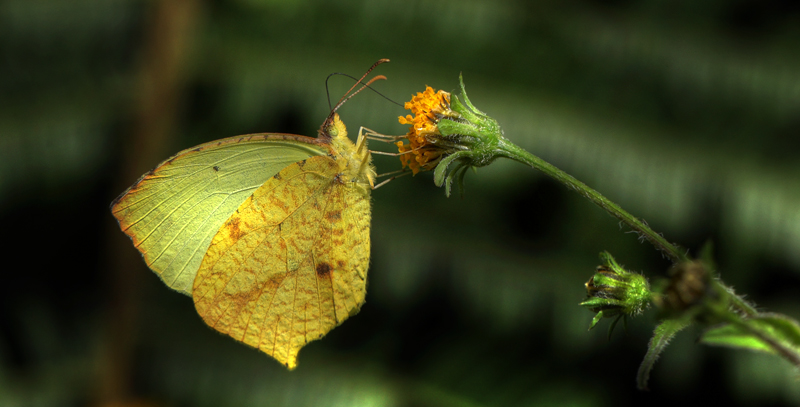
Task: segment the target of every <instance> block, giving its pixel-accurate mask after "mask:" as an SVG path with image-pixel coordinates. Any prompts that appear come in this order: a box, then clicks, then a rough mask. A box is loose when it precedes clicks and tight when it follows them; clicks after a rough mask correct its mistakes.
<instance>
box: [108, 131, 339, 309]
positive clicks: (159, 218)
mask: <svg viewBox="0 0 800 407" xmlns="http://www.w3.org/2000/svg"><path fill="white" fill-rule="evenodd" d="M328 151H329V150H328V148H327V146H326V145H325V144H322V143H319V142H318V141H317V140H316V139H312V138H308V137H302V136H294V135H282V134H258V135H250V136H240V137H232V138H228V139H223V140H219V141H214V142H211V143H206V144H203V145H200V146H198V147H195V148H192V149H188V150H184V151H182V152H180V153H178V154H177V155H176V156H174V157H172V158H170V159H169V160H167V161H164V162H163V163H161V164H160V165H159V166H158V167H157V168H156V169H154V170H153V171H151V172H149V173H148V174H145V176H143V177H142V178H141V179H140V180H139V181H138V182H137V183H136V184H134V185H133V186H132V187H131V188H129V189H128V190H127V191H125V192H124V193H123V194H122V195H121V196H120V197H119V198H117V200H116V201H114V203H113V204H112V207H111V210H112V213H113V214H114V216H115V217H116V218H117V220H118V221H119V224H120V227H121V228H122V230H123V231H124V232H125V233H126V234H128V236H130V237H131V239H132V240H133V243H134V245H135V246H136V248H137V249H139V251H141V252H142V255H143V256H144V259H145V262H146V263H147V265H148V266H149V267H150V268H151V269H152V270H153V271H155V272H156V273H157V274H158V275H159V276H160V277H161V279H162V280H163V281H164V282H165V283H166V284H167V285H168V286H170V287H171V288H173V289H175V290H177V291H180V292H182V293H184V294H187V295H191V290H192V284H193V281H194V278H195V275H196V273H197V269H198V268H199V266H200V263H201V262H202V259H203V257H204V256H205V253H206V249H207V248H208V245H209V243H210V242H211V239H212V238H213V237H214V235H215V234H216V233H217V231H218V230H219V228H220V226H222V224H223V223H225V221H226V220H227V219H228V218H229V217H230V215H231V213H232V212H234V211H235V210H236V208H238V207H239V206H240V205H241V203H242V202H243V201H244V200H245V199H247V198H248V197H249V196H250V195H251V194H252V193H253V191H255V190H256V189H257V188H258V187H259V186H261V185H262V184H263V183H264V182H265V181H267V180H268V179H270V177H272V176H273V175H275V174H276V173H278V171H280V170H281V169H283V168H285V167H286V166H288V165H290V164H292V163H295V162H297V161H301V160H304V159H307V158H309V157H312V156H319V155H325V154H327V153H328Z"/></svg>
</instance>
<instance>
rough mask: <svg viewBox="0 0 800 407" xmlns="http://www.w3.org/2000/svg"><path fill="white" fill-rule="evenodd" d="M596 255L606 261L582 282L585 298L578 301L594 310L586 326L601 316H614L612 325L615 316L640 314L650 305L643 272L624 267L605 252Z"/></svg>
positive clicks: (596, 321)
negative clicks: (584, 288) (592, 317)
mask: <svg viewBox="0 0 800 407" xmlns="http://www.w3.org/2000/svg"><path fill="white" fill-rule="evenodd" d="M600 258H601V259H603V260H605V263H606V264H605V265H603V266H597V269H596V270H595V274H594V275H593V276H592V278H590V279H589V281H588V282H586V294H587V297H588V298H587V299H586V300H585V301H583V302H582V303H581V304H580V305H582V306H584V307H586V308H588V309H589V310H590V311H592V312H596V313H597V315H595V317H594V319H593V320H592V325H591V326H590V327H589V329H592V328H594V326H595V325H597V323H598V322H599V321H600V319H602V318H604V317H606V318H610V317H617V319H616V320H615V321H614V323H613V324H612V329H613V326H614V324H616V322H617V321H618V320H619V318H621V317H623V316H628V315H630V316H636V315H638V314H641V313H642V311H644V310H645V309H646V308H647V307H648V306H649V305H650V299H651V296H652V293H651V292H650V284H648V282H647V279H646V278H644V276H643V275H641V274H638V273H631V272H629V271H627V270H625V269H624V268H622V266H620V265H619V264H617V262H616V260H614V258H613V257H612V256H611V254H609V253H608V252H603V253H601V254H600Z"/></svg>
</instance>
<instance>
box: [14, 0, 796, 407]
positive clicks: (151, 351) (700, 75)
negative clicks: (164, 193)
mask: <svg viewBox="0 0 800 407" xmlns="http://www.w3.org/2000/svg"><path fill="white" fill-rule="evenodd" d="M165 4H181V6H180V7H184V8H183V9H182V10H183V11H180V10H181V9H180V7H178V9H175V10H178V11H175V10H172V11H170V9H169V6H165ZM165 10H166V11H165ZM187 10H188V11H187ZM170 13H173V14H170ZM176 13H177V14H176ZM180 13H183V14H180ZM181 18H183V19H184V20H180V19H181ZM173 26H176V27H177V26H179V27H182V28H181V29H180V30H182V31H180V30H178V31H180V32H182V34H181V35H183V42H180V41H178V42H176V44H178V45H177V46H175V48H170V46H172V45H171V44H173V43H172V42H170V39H171V37H170V36H164V35H163V34H164V33H165V32H166V33H170V32H171V31H170V30H169V29H167V30H165V29H164V27H167V28H169V27H173ZM148 44H149V45H148ZM159 46H163V47H162V48H164V49H162V50H161V51H162V52H164V53H166V55H168V56H169V55H173V56H176V58H173V60H172V62H171V65H165V66H159V65H157V64H155V63H153V60H154V59H156V58H155V57H153V55H156V54H154V53H152V52H149V51H148V49H150V50H152V49H154V48H158V47H159ZM148 47H149V48H148ZM798 50H800V7H798V6H797V3H788V2H782V1H777V0H769V1H761V2H759V1H753V0H736V1H722V0H711V1H704V2H695V1H688V0H687V1H669V2H667V1H663V0H650V1H633V0H606V1H600V0H595V1H590V0H568V1H555V0H545V1H535V2H528V1H522V0H519V1H495V0H441V1H437V2H427V1H418V0H410V1H389V0H369V1H364V0H345V1H338V2H324V1H311V0H292V1H283V0H281V1H278V0H231V1H222V0H217V1H200V0H180V1H178V0H175V1H173V2H170V1H169V0H165V1H156V0H152V1H139V0H73V1H63V0H6V1H5V2H2V3H0V221H2V225H3V226H2V228H3V229H2V230H3V232H4V233H3V234H2V239H3V241H2V243H3V244H2V246H1V247H3V253H4V256H5V258H6V259H7V263H6V266H5V267H4V268H3V269H4V275H5V279H4V283H3V284H2V288H0V405H3V406H62V405H84V404H94V405H98V404H101V403H111V402H115V401H116V402H120V401H129V402H131V403H134V402H136V403H138V404H136V405H187V406H188V405H191V406H195V405H196V406H224V405H231V406H233V405H235V406H250V405H252V406H255V405H286V406H300V405H315V406H326V405H329V406H334V405H347V406H404V405H419V406H483V405H497V406H515V405H553V404H558V405H575V406H602V405H605V406H611V405H614V406H621V405H629V404H630V405H634V404H635V405H641V404H643V403H647V404H648V405H652V406H659V405H672V404H674V403H676V402H680V403H681V404H682V405H692V404H698V405H699V404H707V403H709V402H711V401H713V402H714V403H720V404H724V405H730V406H739V405H741V406H747V405H759V406H764V405H775V406H780V405H797V404H798V402H800V389H799V387H800V385H799V384H798V382H797V376H796V372H793V371H792V369H791V368H790V366H788V364H786V363H785V362H783V361H781V360H779V359H777V358H774V357H770V356H764V355H757V354H751V353H747V352H737V351H732V350H728V349H713V348H708V347H703V346H700V345H697V344H696V343H695V339H696V338H697V332H691V331H689V332H683V333H681V334H679V335H678V337H677V338H676V339H675V341H674V342H673V344H672V345H671V346H670V347H669V348H667V350H666V351H665V353H664V355H663V356H662V358H661V360H660V361H659V362H658V364H656V367H655V369H654V371H653V377H652V379H651V382H650V387H651V389H652V391H651V392H648V393H641V392H637V391H636V390H635V386H634V378H635V372H636V369H637V367H638V364H639V362H640V360H641V358H642V357H643V356H644V352H645V349H646V345H647V340H648V338H649V335H650V333H651V332H652V328H653V326H654V324H653V323H652V317H653V316H652V314H647V313H646V314H645V315H644V316H643V317H640V318H637V319H635V320H633V321H630V323H629V329H628V332H627V335H624V336H623V335H619V334H618V335H615V336H614V337H613V338H612V340H611V341H610V342H607V341H606V339H605V332H604V329H602V328H603V327H601V329H596V330H594V331H592V332H587V331H586V329H587V328H588V326H589V323H590V321H591V318H592V314H591V313H590V312H587V311H586V310H584V309H582V308H581V307H579V306H578V303H579V302H580V301H581V300H583V298H584V296H585V292H584V287H583V283H584V282H585V281H586V280H587V279H588V278H589V277H590V276H591V275H592V273H593V270H594V267H595V266H596V265H597V264H599V263H598V262H599V259H598V258H597V253H599V252H600V251H601V250H608V251H610V252H611V253H613V254H614V256H615V257H616V258H617V259H618V260H619V261H620V262H621V263H624V264H625V265H626V267H627V268H628V269H630V270H635V271H643V272H644V273H645V274H646V275H648V276H650V277H651V278H653V277H656V276H661V275H663V274H664V272H665V271H666V269H667V267H668V266H669V264H668V262H667V261H666V260H664V259H663V258H661V256H660V255H659V254H658V253H657V252H656V251H655V250H653V249H652V248H651V247H650V246H649V245H646V244H641V243H640V242H638V241H637V239H636V236H635V235H633V234H626V233H623V232H625V230H624V229H622V230H620V228H619V227H618V225H617V223H616V221H614V220H613V218H611V217H609V216H607V215H605V214H604V213H603V212H602V211H601V210H600V209H598V208H595V207H593V206H592V205H591V204H590V203H588V202H586V201H584V200H582V199H581V198H580V197H579V196H577V194H573V193H572V192H571V191H568V190H566V189H565V188H563V187H561V186H559V185H557V184H554V183H553V182H552V181H550V180H549V179H545V178H544V177H542V176H540V175H539V174H537V173H535V172H533V171H531V170H530V169H528V168H525V167H524V166H522V165H519V164H516V163H511V162H497V163H495V164H494V165H492V166H490V167H487V168H484V169H481V170H479V171H478V172H477V173H476V174H468V175H467V179H466V188H467V189H466V192H465V197H464V198H463V199H461V198H458V197H453V198H450V199H446V198H445V197H444V192H443V190H441V189H438V188H435V187H434V186H433V184H432V182H431V176H430V175H429V174H420V175H418V176H416V177H414V178H411V177H405V178H401V179H399V180H396V181H393V182H391V183H389V184H388V185H386V186H384V187H382V188H380V189H378V190H377V191H375V193H374V194H373V196H374V221H373V229H372V238H373V261H372V266H371V269H370V285H369V293H368V296H367V304H366V305H365V306H364V308H363V309H362V311H361V313H360V314H359V315H358V316H356V317H355V318H352V319H351V320H349V321H347V323H346V324H344V325H343V326H341V327H339V328H337V329H335V330H334V331H333V332H332V333H331V334H330V335H328V336H327V337H326V338H325V339H324V340H321V341H319V342H315V343H314V344H312V345H310V346H309V347H308V348H307V349H305V350H304V351H303V352H301V354H300V361H299V363H300V365H299V368H298V369H297V371H295V372H291V373H290V372H287V371H286V370H285V369H284V368H283V367H282V366H280V365H278V364H277V363H275V362H274V361H273V360H271V359H270V358H269V357H267V356H264V355H261V354H259V353H257V352H256V351H254V350H252V349H249V348H247V347H245V346H242V345H241V344H239V343H237V342H235V341H233V340H230V339H229V338H227V337H222V336H221V335H219V334H217V333H216V332H214V331H213V330H211V329H209V328H207V327H206V326H205V325H204V324H203V322H202V320H201V319H200V318H199V317H197V315H196V313H195V311H194V309H193V307H192V303H191V301H190V300H189V299H188V298H186V297H185V296H181V295H178V294H176V293H173V292H171V291H170V290H168V289H167V288H166V287H164V286H163V284H161V283H160V281H159V280H158V278H157V277H156V276H155V275H154V274H152V273H151V272H149V271H148V270H147V269H146V266H145V265H144V262H142V261H141V260H140V258H139V256H138V255H136V254H135V251H134V248H133V247H131V245H130V242H129V241H128V240H127V239H126V238H125V237H124V235H123V234H122V233H121V232H119V231H118V230H116V225H115V223H114V222H113V219H112V217H111V215H110V214H109V212H108V204H109V203H110V202H111V200H112V199H114V198H115V197H116V195H117V194H118V193H120V192H122V191H123V190H124V189H125V188H126V187H127V186H129V185H130V184H132V183H133V182H134V181H135V180H136V177H137V176H138V175H140V174H143V173H144V172H146V171H147V170H149V169H150V168H152V167H153V166H155V165H156V164H157V163H158V162H159V161H160V160H163V159H165V158H167V157H168V156H170V155H171V154H173V153H175V152H177V151H179V150H180V149H182V148H187V147H190V146H192V145H195V144H199V143H201V142H205V141H209V140H213V139H218V138H223V137H228V136H232V135H236V134H243V133H250V132H265V131H273V132H288V133H298V134H305V135H314V134H316V130H317V128H318V126H319V125H320V124H321V122H322V120H323V118H324V117H325V116H326V115H327V111H328V102H327V100H326V98H325V83H324V79H325V78H326V76H327V75H328V74H330V73H332V72H345V73H348V74H351V75H356V76H357V75H360V74H361V73H362V72H363V71H364V70H365V69H366V68H367V67H368V66H369V65H370V64H372V63H373V62H374V61H376V60H377V59H379V58H390V59H391V60H392V63H390V64H387V65H383V66H381V67H380V68H379V70H378V71H377V73H379V74H383V75H386V76H388V77H389V80H388V81H387V82H380V83H377V84H376V85H375V87H376V88H377V89H378V90H379V91H380V92H382V93H383V94H385V95H387V96H388V97H390V98H392V99H394V100H396V101H398V102H400V103H402V102H403V101H405V100H408V99H409V98H410V96H411V94H412V93H415V92H418V91H421V90H423V89H424V86H425V85H426V84H427V85H431V86H434V87H436V88H440V89H445V90H448V91H452V90H455V89H456V87H457V80H458V74H459V73H460V72H463V74H464V79H465V83H466V86H467V88H468V89H469V94H470V97H471V99H472V100H473V102H474V103H475V104H476V105H477V106H480V108H481V109H483V110H485V111H486V112H487V113H488V114H490V115H491V116H492V117H494V118H495V119H497V120H498V121H499V122H500V124H501V125H502V126H503V128H504V130H505V135H506V136H507V137H508V138H510V139H512V140H513V141H514V142H516V143H518V144H519V145H521V146H522V147H524V148H526V149H528V150H529V151H531V152H533V153H535V154H537V155H540V156H541V157H542V158H544V159H546V160H548V161H551V162H553V163H554V164H556V165H557V166H559V167H561V168H563V169H564V170H566V171H568V172H570V173H572V174H573V175H575V176H576V177H578V178H579V179H581V180H583V181H584V182H586V183H587V184H589V185H590V186H592V187H594V188H596V189H598V190H599V191H601V192H602V193H604V194H606V195H607V196H608V197H609V198H610V199H612V200H614V201H616V202H617V203H619V204H620V205H621V206H622V207H624V208H626V209H627V210H628V211H630V212H631V213H633V214H634V215H636V216H639V217H642V218H644V219H647V220H648V221H649V222H650V225H651V226H652V227H653V228H654V229H655V230H657V231H661V232H663V233H664V234H665V236H666V237H667V238H668V239H669V240H670V241H674V242H678V243H680V244H683V245H684V246H685V247H687V249H689V250H691V251H692V252H694V251H695V250H697V249H699V248H700V247H701V246H702V244H703V243H704V242H705V241H706V240H708V239H711V240H713V241H714V243H715V247H716V248H717V250H716V255H717V262H718V264H719V269H720V270H721V276H722V278H723V279H724V280H725V281H726V282H727V283H729V284H731V285H733V286H735V287H736V288H737V291H738V292H743V293H747V294H748V295H749V298H750V299H752V300H753V301H755V302H756V303H757V304H758V305H759V306H760V307H762V308H765V309H768V310H771V311H775V312H781V313H785V314H787V315H790V316H792V317H794V318H800V154H798V152H799V151H800V150H799V149H798V148H799V147H800V142H798V140H800V138H799V137H798V136H800V52H798ZM166 60H168V61H169V58H167V59H166ZM170 69H172V70H174V72H173V71H170ZM154 72H155V73H156V74H158V73H162V72H167V73H170V72H172V73H171V74H170V75H173V76H169V75H167V74H165V76H167V77H168V78H167V79H168V80H166V82H164V83H167V84H168V85H169V86H171V88H170V89H172V90H173V91H174V93H173V94H171V95H172V96H174V99H169V98H165V99H164V100H167V99H169V100H171V101H172V103H171V104H170V103H166V102H165V103H164V104H163V105H161V104H159V102H162V101H163V100H162V99H160V98H159V96H158V95H159V93H158V92H159V91H160V90H161V88H159V87H158V86H157V85H153V83H158V82H147V80H148V79H147V78H148V76H147V75H148V73H149V74H153V73H154ZM351 84H352V82H351V81H350V80H349V79H346V78H344V77H334V78H332V80H331V81H330V84H329V86H330V93H331V95H332V96H331V97H332V98H334V99H336V98H338V95H341V94H342V93H343V92H344V90H346V89H347V88H349V87H350V85H351ZM148 86H150V87H149V88H148ZM169 86H167V87H169ZM148 103H152V105H147V104H148ZM143 106H150V109H151V110H149V111H151V112H155V114H156V116H155V117H159V118H161V119H160V120H166V121H168V123H167V124H165V125H164V126H163V127H160V128H161V129H162V133H158V134H157V135H156V136H153V137H155V138H154V139H150V141H146V140H147V139H146V138H142V135H143V134H145V133H147V134H151V133H152V132H150V133H148V130H147V129H149V128H151V127H152V126H156V125H158V123H156V124H153V123H151V122H149V121H148V117H150V116H147V114H144V113H142V112H143V111H145V110H147V108H146V107H143ZM153 106H155V107H153ZM340 113H341V116H342V118H343V120H344V121H345V123H347V124H348V125H349V126H350V130H351V132H353V133H355V132H356V131H357V129H358V127H359V126H366V127H369V128H371V129H374V130H376V131H379V132H382V133H387V134H401V133H404V132H405V129H404V126H401V125H399V124H398V123H397V119H396V117H397V116H399V115H404V114H405V111H403V110H402V109H401V108H399V107H397V106H396V105H393V104H391V103H389V102H387V101H385V100H384V99H382V98H380V97H379V96H377V95H375V94H373V93H371V92H365V93H363V94H361V95H359V96H357V97H356V98H354V99H352V100H351V101H350V102H348V103H347V104H346V105H345V106H344V107H343V108H342V109H341V110H340ZM152 134H156V133H152ZM142 140H145V141H142ZM141 143H150V144H147V145H140V144H141ZM372 147H373V148H375V149H379V150H384V151H391V148H390V146H386V145H381V144H380V143H373V145H372ZM375 161H376V164H377V166H378V168H379V172H388V171H392V170H395V169H397V168H398V167H399V163H398V162H397V160H396V159H394V158H391V157H376V159H375ZM120 253H122V254H120ZM123 266H124V267H127V268H124V267H123ZM120 270H125V271H120ZM120 276H122V277H120ZM126 281H127V282H128V283H124V282H126ZM121 282H122V283H121ZM118 326H121V327H124V329H116V328H115V327H118ZM115 333H116V334H117V336H115ZM120 337H122V338H123V339H125V340H120V339H119V338H120ZM109 377H111V378H112V379H109ZM113 378H116V379H113ZM114 383H116V384H114ZM109 405H110V404H109ZM131 405H134V404H131Z"/></svg>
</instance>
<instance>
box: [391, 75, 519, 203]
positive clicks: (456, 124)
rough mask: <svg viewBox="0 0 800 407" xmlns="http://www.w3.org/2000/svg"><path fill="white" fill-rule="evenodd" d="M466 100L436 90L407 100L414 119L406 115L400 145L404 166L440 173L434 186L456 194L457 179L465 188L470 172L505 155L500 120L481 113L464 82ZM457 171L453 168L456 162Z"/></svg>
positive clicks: (431, 89)
mask: <svg viewBox="0 0 800 407" xmlns="http://www.w3.org/2000/svg"><path fill="white" fill-rule="evenodd" d="M461 98H463V100H464V103H463V104H462V102H461V101H460V100H459V98H458V97H457V96H455V95H453V96H451V95H450V93H448V92H445V91H442V90H439V91H434V89H433V88H431V87H430V86H428V87H426V88H425V91H424V92H419V93H417V94H416V95H415V96H414V97H412V98H411V100H410V101H409V102H406V104H405V108H406V109H408V110H411V113H412V114H410V115H407V116H401V117H400V118H399V119H400V123H401V124H410V125H411V127H410V128H409V129H408V134H406V135H405V139H407V140H408V144H406V143H405V141H399V142H397V148H398V150H399V151H400V161H401V163H402V164H403V167H408V168H410V169H411V172H412V173H413V174H417V173H418V172H420V171H430V170H433V171H434V175H433V182H434V183H435V184H436V186H442V185H444V186H445V194H446V195H448V196H449V195H450V185H451V184H452V181H453V178H454V177H455V178H456V179H457V182H458V184H459V186H463V179H464V174H465V173H466V170H467V169H468V168H471V167H482V166H484V165H488V164H489V163H491V162H492V161H494V159H495V158H497V157H500V156H502V155H503V154H502V153H501V152H500V149H499V148H498V145H500V144H501V143H503V142H504V141H506V140H505V138H504V137H503V132H502V131H501V130H500V126H499V125H498V124H497V121H495V120H494V119H492V118H491V117H489V116H487V115H486V114H485V113H483V112H481V111H480V110H478V109H477V108H476V107H475V106H473V105H472V103H471V102H470V101H469V98H468V97H467V91H466V90H465V89H464V82H463V80H462V81H461ZM454 162H455V163H456V165H455V168H454V169H452V170H448V167H449V166H450V164H452V163H454Z"/></svg>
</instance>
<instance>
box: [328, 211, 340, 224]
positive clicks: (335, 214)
mask: <svg viewBox="0 0 800 407" xmlns="http://www.w3.org/2000/svg"><path fill="white" fill-rule="evenodd" d="M325 218H326V219H328V220H329V221H331V222H335V221H338V220H340V219H342V211H341V210H335V211H330V212H328V213H326V214H325Z"/></svg>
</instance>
